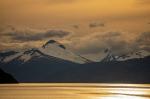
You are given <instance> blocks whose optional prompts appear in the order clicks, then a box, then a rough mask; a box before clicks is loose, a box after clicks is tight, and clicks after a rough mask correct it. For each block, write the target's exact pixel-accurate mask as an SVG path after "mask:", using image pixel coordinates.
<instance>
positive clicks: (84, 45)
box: [73, 32, 150, 58]
mask: <svg viewBox="0 0 150 99" xmlns="http://www.w3.org/2000/svg"><path fill="white" fill-rule="evenodd" d="M127 34H128V33H123V32H105V33H99V32H97V33H91V34H90V35H88V36H85V37H82V38H78V39H75V41H74V43H73V45H74V47H75V50H77V52H79V53H80V54H82V55H87V54H91V55H92V54H95V55H96V54H98V53H104V51H105V49H107V48H108V49H110V50H111V51H112V53H113V54H115V55H121V54H127V53H130V52H134V51H139V50H146V51H149V52H150V43H149V42H150V32H145V33H141V35H139V36H138V35H137V37H134V38H135V39H133V40H132V41H129V39H128V37H127V36H126V35H127ZM128 35H129V34H128ZM79 42H80V43H79ZM99 55H100V54H99ZM100 57H101V56H99V58H100Z"/></svg>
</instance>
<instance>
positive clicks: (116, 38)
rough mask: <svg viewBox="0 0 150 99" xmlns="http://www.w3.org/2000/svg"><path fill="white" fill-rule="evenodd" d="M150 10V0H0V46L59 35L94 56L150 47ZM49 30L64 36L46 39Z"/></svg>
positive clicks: (21, 45) (72, 46) (37, 42)
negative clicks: (103, 52)
mask: <svg viewBox="0 0 150 99" xmlns="http://www.w3.org/2000/svg"><path fill="white" fill-rule="evenodd" d="M149 12H150V0H0V23H1V24H0V46H1V48H0V50H5V49H12V48H14V46H15V45H17V46H18V47H19V48H24V47H25V45H28V46H33V45H34V46H40V44H43V43H44V42H45V41H46V40H48V39H57V40H58V41H60V42H62V43H64V44H65V45H66V46H68V47H69V48H70V49H71V50H73V51H75V52H77V53H79V54H82V55H85V56H88V57H90V58H91V57H92V58H93V59H97V57H99V56H100V53H101V51H103V50H104V49H105V48H108V47H110V48H111V49H112V50H114V53H122V52H128V51H130V50H134V49H139V48H142V49H146V50H148V51H149V50H150V49H149V41H150V13H149ZM49 30H61V31H64V32H67V33H68V34H67V35H64V36H62V37H60V36H59V35H58V36H57V33H56V34H55V36H48V37H45V34H46V33H49V32H47V31H49ZM58 34H59V33H58ZM36 35H42V36H41V37H42V38H39V37H38V38H39V39H35V38H36V37H37V36H36ZM145 35H146V37H145ZM16 36H17V37H16ZM44 37H45V38H44ZM18 38H22V39H18ZM32 38H34V39H32ZM145 38H146V39H145ZM139 40H140V42H138V41H139ZM112 41H113V42H112ZM109 42H112V44H109ZM137 42H138V44H137ZM122 43H124V46H122ZM15 48H16V47H15ZM121 49H124V50H121ZM98 53H99V54H98ZM96 55H98V56H96Z"/></svg>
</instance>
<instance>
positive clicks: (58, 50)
mask: <svg viewBox="0 0 150 99" xmlns="http://www.w3.org/2000/svg"><path fill="white" fill-rule="evenodd" d="M39 57H47V58H49V57H55V58H59V59H62V60H66V61H71V62H75V63H80V64H83V63H88V62H90V61H89V60H88V59H86V58H83V57H81V56H79V55H77V54H75V53H73V52H71V51H69V50H68V49H67V48H66V47H65V46H64V45H62V44H60V43H59V42H57V41H55V40H49V41H48V42H46V43H45V44H44V45H43V46H42V47H40V48H32V49H27V50H25V51H19V52H15V51H8V52H3V53H0V62H1V63H8V62H11V61H13V60H18V61H21V62H22V63H25V62H28V61H30V60H31V59H33V58H39Z"/></svg>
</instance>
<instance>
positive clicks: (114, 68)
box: [0, 40, 150, 83]
mask: <svg viewBox="0 0 150 99" xmlns="http://www.w3.org/2000/svg"><path fill="white" fill-rule="evenodd" d="M147 55H148V54H147V52H146V51H143V50H141V51H138V52H132V53H127V54H125V55H115V54H114V53H113V52H112V51H111V50H108V49H106V50H105V51H104V58H103V60H102V61H100V62H92V61H90V60H88V59H86V58H84V57H82V56H80V55H77V54H75V53H73V52H71V51H70V50H68V49H67V48H66V47H65V46H64V45H62V44H60V43H59V42H57V41H54V40H49V41H48V42H46V43H45V44H44V45H43V46H41V47H40V48H29V49H27V50H22V51H7V52H1V53H0V68H1V69H2V70H4V71H5V72H7V73H9V74H11V75H12V76H13V77H14V78H15V79H16V80H17V81H18V82H22V83H31V82H32V83H41V82H43V83H49V82H53V83H56V82H58V83H60V82H64V83H69V82H72V83H150V79H149V75H150V66H149V64H150V56H147Z"/></svg>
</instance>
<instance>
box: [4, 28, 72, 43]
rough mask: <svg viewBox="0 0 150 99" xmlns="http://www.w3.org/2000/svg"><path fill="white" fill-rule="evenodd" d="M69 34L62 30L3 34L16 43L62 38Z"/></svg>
mask: <svg viewBox="0 0 150 99" xmlns="http://www.w3.org/2000/svg"><path fill="white" fill-rule="evenodd" d="M70 33H71V32H67V31H63V30H48V31H46V32H37V33H35V32H34V31H16V30H15V31H12V32H8V33H5V34H4V35H5V36H9V37H11V38H12V39H13V40H17V41H23V42H28V41H39V40H44V39H47V38H63V37H66V36H68V35H69V34H70Z"/></svg>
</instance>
